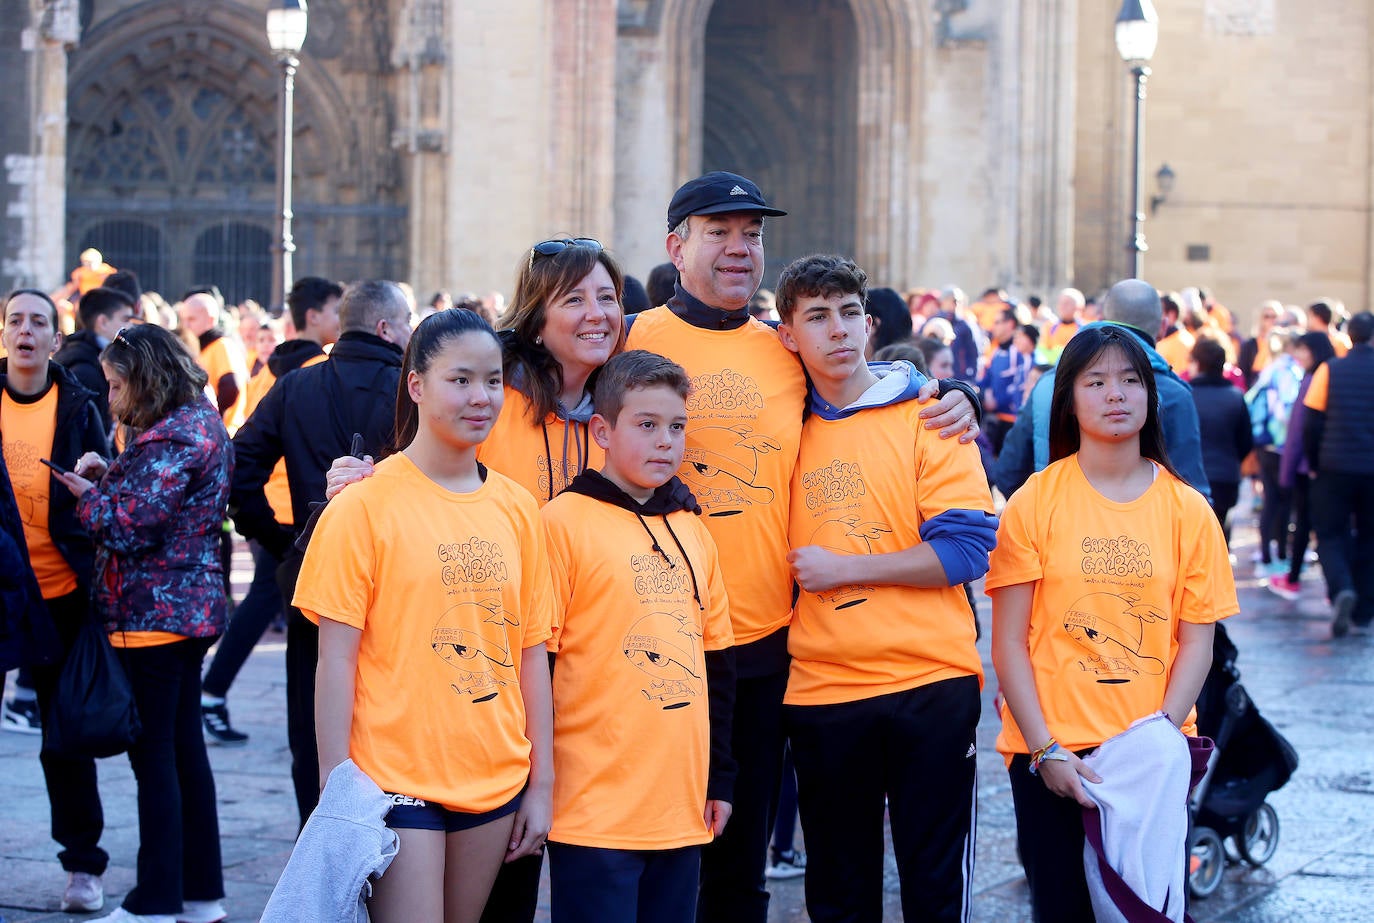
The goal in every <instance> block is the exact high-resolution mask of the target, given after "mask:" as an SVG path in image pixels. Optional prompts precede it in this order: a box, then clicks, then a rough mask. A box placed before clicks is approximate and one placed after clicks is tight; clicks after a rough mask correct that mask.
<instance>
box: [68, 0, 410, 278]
mask: <svg viewBox="0 0 1374 923" xmlns="http://www.w3.org/2000/svg"><path fill="white" fill-rule="evenodd" d="M324 6H325V9H324V10H322V13H328V14H329V15H328V16H323V19H330V21H332V22H333V23H334V26H335V28H334V29H333V30H332V31H330V30H325V31H324V32H323V33H322V36H321V38H320V39H319V41H323V42H324V45H321V49H322V51H324V52H325V54H326V57H328V58H329V59H330V60H320V59H316V58H314V57H312V43H311V40H310V39H309V38H307V41H306V45H305V49H304V52H303V54H302V55H301V58H302V66H301V68H300V70H299V71H298V73H297V77H296V105H295V125H294V134H293V141H294V162H293V170H292V173H293V175H294V177H295V195H294V207H295V212H296V218H297V221H296V228H295V231H296V243H297V247H298V253H297V258H296V267H297V271H298V273H299V274H302V275H304V274H320V275H329V276H337V277H357V276H360V275H374V274H375V275H382V274H387V273H389V272H390V271H391V270H392V269H393V268H394V266H395V265H396V263H397V262H398V257H399V248H400V247H401V238H402V235H401V234H400V232H398V231H394V230H388V229H394V228H397V227H401V226H403V223H404V216H405V209H404V206H401V205H397V204H394V195H393V193H395V192H396V191H397V190H396V189H395V188H394V187H395V185H396V183H395V176H394V175H393V174H394V173H395V170H394V169H392V168H391V167H389V165H388V162H387V158H388V157H390V156H392V154H391V151H390V150H389V143H390V132H391V127H392V126H391V124H390V121H389V119H388V118H386V117H385V106H386V100H385V99H381V100H380V101H379V102H378V101H377V100H374V99H373V96H375V95H377V94H376V93H374V92H373V91H375V90H379V88H380V83H379V82H378V81H376V80H375V79H372V75H373V74H374V73H380V72H381V71H380V70H379V69H380V68H383V67H384V64H385V62H382V64H378V63H377V62H373V61H371V59H366V60H362V59H356V58H350V59H349V62H347V66H344V65H339V64H335V63H333V61H332V59H333V57H335V56H336V53H337V50H338V49H337V47H336V46H339V45H340V43H341V42H342V41H343V40H344V39H345V38H346V37H347V32H348V28H349V25H348V23H349V20H348V16H347V10H346V9H344V8H343V7H339V8H338V9H337V10H336V9H334V8H333V7H332V6H329V5H328V4H324ZM312 12H313V11H312ZM312 18H313V17H312ZM324 24H325V23H324V22H322V23H321V25H324ZM312 26H313V23H312ZM355 31H356V30H355ZM330 42H332V43H333V44H330ZM358 70H361V71H363V72H364V76H365V84H366V87H367V88H368V89H367V92H368V93H369V94H370V95H369V97H368V98H369V103H364V104H361V105H360V104H359V102H357V101H350V100H351V97H349V98H346V97H345V94H344V92H343V91H342V90H341V85H340V83H339V80H346V81H350V86H352V88H353V90H354V93H355V95H356V91H357V89H358V86H361V85H363V84H364V80H354V79H353V78H352V77H351V76H350V74H351V73H352V72H353V71H358ZM281 81H282V76H281V69H280V65H279V64H278V63H277V61H276V59H275V58H274V57H273V55H272V54H271V51H270V50H269V49H268V47H267V41H266V36H265V34H264V32H263V19H262V12H261V8H260V7H259V6H258V5H257V4H254V5H251V6H250V5H248V4H246V3H242V2H235V0H216V2H215V3H202V2H188V0H147V2H143V3H138V4H134V5H132V6H130V7H128V8H127V9H124V10H122V11H120V12H119V13H116V14H115V15H113V16H111V17H110V18H109V19H107V20H104V21H102V22H100V23H99V24H98V25H97V26H95V27H94V28H92V29H91V30H90V31H89V32H88V33H87V34H86V36H85V38H84V42H83V45H82V47H81V48H80V49H79V50H77V51H76V52H74V53H73V54H72V56H71V67H70V80H69V94H68V95H69V105H68V116H69V131H68V161H67V163H68V239H69V242H70V245H71V246H72V247H76V246H77V245H78V240H79V239H81V240H84V235H86V234H87V233H95V231H96V230H97V229H100V230H106V231H107V230H108V229H110V228H119V227H125V226H132V225H131V224H130V223H129V222H128V221H125V222H124V223H122V224H121V223H120V220H119V219H122V218H126V219H136V220H137V221H141V222H144V223H146V224H151V225H153V226H156V227H157V228H158V229H159V230H160V231H161V233H162V235H163V239H164V240H165V241H166V242H167V243H166V251H167V252H166V254H165V258H164V259H163V260H162V261H161V263H160V265H161V266H163V267H165V269H166V272H165V273H161V275H162V277H163V279H162V284H165V285H166V286H168V291H170V292H172V293H173V294H174V293H175V292H176V291H177V290H179V288H180V287H182V286H185V285H187V284H190V283H191V282H199V281H211V280H200V279H191V278H190V275H191V273H192V272H193V268H194V267H195V266H196V265H197V263H196V256H195V253H194V252H193V250H194V246H195V241H197V240H203V239H209V238H206V237H204V235H206V234H207V233H210V234H211V236H212V237H213V236H214V235H215V234H218V235H219V237H218V238H216V239H222V240H224V241H231V242H233V241H237V242H238V244H236V246H237V245H241V246H242V247H244V248H249V249H245V250H244V253H243V255H242V259H241V261H240V262H242V264H243V265H261V264H262V261H263V260H264V258H265V257H264V254H262V253H259V252H258V250H260V249H261V235H260V234H259V233H256V232H255V231H254V230H253V229H255V228H256V229H260V230H262V231H265V232H267V233H268V234H269V235H271V236H272V237H273V238H275V231H274V228H275V223H276V207H275V199H276V181H277V177H276V158H277V149H278V144H279V137H278V136H279V133H280V111H279V106H280V102H279V97H280V92H281ZM355 84H356V85H355ZM382 95H384V94H382ZM378 112H383V116H384V117H382V118H380V119H377V118H367V117H364V116H367V115H375V114H376V113H378ZM360 113H361V114H360ZM226 228H228V229H230V230H228V231H226V230H225V229H226ZM379 229H382V230H379ZM86 243H94V244H95V245H97V246H98V245H99V242H94V241H91V242H83V243H81V245H82V246H84V245H86ZM115 243H116V244H121V242H120V241H118V240H116V241H115ZM124 243H128V246H127V247H126V252H131V253H133V252H146V251H147V249H148V248H146V247H143V248H141V250H140V248H139V247H136V246H134V244H133V243H132V242H124ZM121 245H123V244H121ZM74 253H75V251H73V254H71V257H72V258H73V259H74V258H75V256H74ZM201 262H202V263H204V261H203V260H202V261H201ZM129 268H134V269H137V268H138V267H137V266H130V267H129ZM256 279H257V276H256V274H254V275H253V278H252V280H251V281H252V285H254V286H256V285H257V284H258V283H257V281H256ZM248 284H249V283H248V282H244V285H245V286H246V285H248ZM225 291H226V295H228V294H229V291H228V289H226V290H225ZM252 296H253V297H255V298H258V299H259V300H262V298H264V297H267V296H268V293H267V292H265V291H263V292H261V293H259V292H258V291H257V290H256V289H254V290H253V292H252Z"/></svg>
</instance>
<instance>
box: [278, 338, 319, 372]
mask: <svg viewBox="0 0 1374 923" xmlns="http://www.w3.org/2000/svg"><path fill="white" fill-rule="evenodd" d="M323 355H324V348H323V347H321V346H320V344H319V343H316V342H315V341H314V340H302V339H295V340H287V341H286V342H285V343H282V344H281V345H280V346H278V347H277V348H276V349H274V350H272V355H270V356H268V357H267V371H269V372H271V373H272V377H273V378H285V377H286V373H287V372H294V371H295V370H296V369H298V368H300V367H301V366H302V365H305V363H306V362H308V361H310V360H311V359H314V358H315V357H316V356H323Z"/></svg>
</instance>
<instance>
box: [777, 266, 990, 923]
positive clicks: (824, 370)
mask: <svg viewBox="0 0 1374 923" xmlns="http://www.w3.org/2000/svg"><path fill="white" fill-rule="evenodd" d="M866 294H867V277H866V276H865V275H864V272H863V270H861V269H860V268H859V267H858V266H856V265H855V264H854V263H853V262H851V261H850V260H847V259H844V258H843V257H838V256H812V257H806V258H804V259H801V260H797V261H796V262H794V263H792V264H791V265H790V266H788V267H787V268H786V269H784V270H783V272H782V276H781V278H780V279H779V284H778V311H779V314H780V315H781V317H782V324H781V326H780V327H779V328H778V334H779V337H780V338H781V340H782V343H783V345H784V346H786V347H787V348H788V349H790V350H792V351H793V352H795V353H797V355H798V356H800V357H801V360H802V363H803V364H804V365H805V366H806V371H807V373H808V377H809V378H810V381H811V391H810V395H809V407H810V416H809V418H808V419H807V421H806V423H805V425H804V426H803V429H802V438H801V452H800V455H799V458H798V462H797V469H796V474H795V476H794V478H793V482H792V508H791V518H790V526H789V528H790V544H791V547H792V550H791V552H790V553H789V554H788V561H789V563H790V564H791V567H792V573H793V576H794V577H795V579H796V581H797V583H798V585H799V586H800V588H801V593H800V595H799V597H798V599H797V607H796V612H795V615H794V616H793V620H792V629H791V635H790V637H789V639H788V651H789V652H790V653H791V654H792V669H791V675H790V676H789V678H788V685H787V694H786V696H785V697H784V699H783V723H784V727H785V728H786V730H787V733H788V736H789V738H790V742H791V746H792V756H793V760H794V761H795V764H796V769H797V786H798V794H799V797H800V807H801V823H802V828H803V829H804V830H805V831H806V843H807V850H808V857H807V858H808V862H807V868H806V907H807V911H808V913H809V914H810V917H811V919H812V920H813V921H817V923H826V921H838V920H879V919H881V918H882V916H883V913H882V890H883V889H882V878H883V811H884V798H885V797H886V800H887V808H888V813H889V816H890V818H891V824H892V843H893V848H894V851H895V853H896V859H897V871H898V874H899V876H900V878H901V885H902V913H903V917H904V918H905V919H906V920H908V921H914V920H923V921H925V920H950V921H959V920H965V919H967V918H968V913H969V897H970V893H971V886H972V872H973V854H974V850H973V833H974V831H973V820H974V814H975V790H974V785H975V765H974V764H975V760H974V753H975V744H974V739H975V730H976V727H977V724H978V711H979V688H980V686H981V684H982V665H981V660H980V658H979V656H978V652H977V650H976V649H975V648H974V620H973V612H972V611H971V610H970V608H969V604H968V600H967V599H966V597H965V596H964V593H963V591H962V590H961V589H960V584H962V583H965V582H967V581H970V580H974V579H977V578H978V577H980V576H982V574H983V573H984V572H985V571H986V570H987V566H988V552H989V551H990V550H991V549H992V547H993V546H994V544H995V543H996V528H997V521H996V519H995V518H994V517H993V515H992V498H991V496H990V495H989V493H988V488H987V481H986V479H985V477H984V474H983V468H982V464H981V462H980V461H979V456H978V450H977V449H976V447H974V446H971V445H961V444H960V443H959V442H957V441H955V440H941V439H940V438H939V436H938V435H937V434H936V433H934V432H931V431H930V430H928V429H926V428H925V427H924V426H923V425H922V421H921V419H920V416H919V414H920V411H921V404H920V402H919V401H918V400H917V399H916V397H917V392H918V390H919V388H920V386H921V385H922V384H924V383H925V378H924V377H923V376H922V375H921V374H920V373H918V372H917V371H916V370H915V368H914V367H912V366H911V365H910V363H907V362H900V361H899V362H892V363H887V362H874V363H868V362H865V361H864V346H865V345H866V343H867V341H868V335H869V326H870V322H869V320H868V318H867V317H866V315H865V313H864V299H865V296H866Z"/></svg>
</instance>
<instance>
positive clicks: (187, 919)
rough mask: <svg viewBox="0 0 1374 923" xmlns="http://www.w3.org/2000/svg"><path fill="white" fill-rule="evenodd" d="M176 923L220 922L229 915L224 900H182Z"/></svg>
mask: <svg viewBox="0 0 1374 923" xmlns="http://www.w3.org/2000/svg"><path fill="white" fill-rule="evenodd" d="M182 908H183V909H182V911H181V913H179V914H177V923H220V921H221V920H223V919H224V918H226V917H227V916H229V914H227V913H226V912H225V910H224V901H183V902H182Z"/></svg>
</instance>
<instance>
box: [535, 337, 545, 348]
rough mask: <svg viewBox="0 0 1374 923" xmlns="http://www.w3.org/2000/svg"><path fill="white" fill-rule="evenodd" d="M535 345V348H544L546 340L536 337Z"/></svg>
mask: <svg viewBox="0 0 1374 923" xmlns="http://www.w3.org/2000/svg"><path fill="white" fill-rule="evenodd" d="M534 345H535V346H543V345H544V338H543V337H535V338H534Z"/></svg>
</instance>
